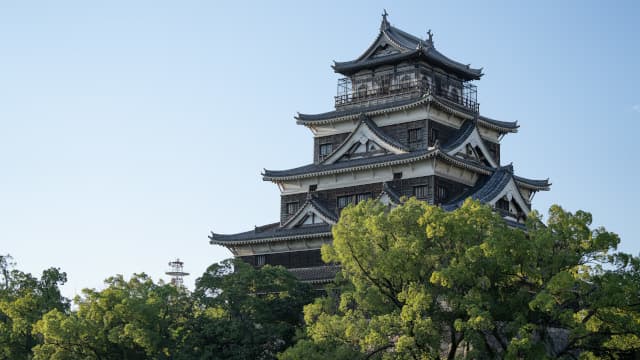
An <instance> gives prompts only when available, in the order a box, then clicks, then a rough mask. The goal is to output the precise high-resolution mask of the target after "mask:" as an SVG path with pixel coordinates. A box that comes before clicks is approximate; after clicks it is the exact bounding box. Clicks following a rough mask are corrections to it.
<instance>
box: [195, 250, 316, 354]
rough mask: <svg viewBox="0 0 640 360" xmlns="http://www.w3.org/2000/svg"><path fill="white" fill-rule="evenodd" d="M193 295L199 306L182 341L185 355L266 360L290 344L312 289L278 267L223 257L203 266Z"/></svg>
mask: <svg viewBox="0 0 640 360" xmlns="http://www.w3.org/2000/svg"><path fill="white" fill-rule="evenodd" d="M232 271H233V272H232ZM194 296H195V298H196V299H197V301H198V303H199V304H201V305H202V308H201V309H200V311H199V312H198V313H197V314H196V316H195V319H194V322H193V326H192V328H190V329H189V331H190V336H188V337H187V338H186V339H185V349H187V348H188V349H189V353H190V355H189V356H192V357H193V358H198V359H200V358H202V359H214V358H215V359H272V358H274V357H275V354H276V353H277V352H279V351H281V350H283V349H284V348H286V347H287V346H289V345H290V344H291V343H292V339H293V337H294V335H295V330H296V328H297V327H298V326H301V325H302V307H303V305H305V304H307V303H309V302H310V301H311V300H312V296H313V292H312V290H311V288H310V287H309V286H308V285H306V284H302V283H300V282H298V281H297V280H296V278H295V277H293V275H291V274H290V273H289V272H288V271H286V270H285V269H284V268H282V267H272V266H264V267H262V268H261V269H259V270H256V269H254V268H252V267H251V266H249V265H247V264H246V263H244V262H242V261H233V260H228V261H225V262H223V263H221V264H214V265H211V266H210V267H209V268H208V269H207V271H206V272H205V273H204V274H203V275H202V277H201V278H199V279H198V280H197V282H196V290H195V292H194Z"/></svg>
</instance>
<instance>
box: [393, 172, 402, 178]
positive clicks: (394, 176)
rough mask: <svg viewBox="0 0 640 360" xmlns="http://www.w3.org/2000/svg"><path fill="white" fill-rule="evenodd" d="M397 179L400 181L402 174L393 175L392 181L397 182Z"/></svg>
mask: <svg viewBox="0 0 640 360" xmlns="http://www.w3.org/2000/svg"><path fill="white" fill-rule="evenodd" d="M399 179H402V173H401V172H396V173H393V180H399Z"/></svg>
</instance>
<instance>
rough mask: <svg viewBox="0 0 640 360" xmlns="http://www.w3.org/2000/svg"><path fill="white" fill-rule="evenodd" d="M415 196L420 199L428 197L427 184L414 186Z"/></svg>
mask: <svg viewBox="0 0 640 360" xmlns="http://www.w3.org/2000/svg"><path fill="white" fill-rule="evenodd" d="M413 196H415V197H416V198H418V199H426V198H427V185H418V186H414V187H413Z"/></svg>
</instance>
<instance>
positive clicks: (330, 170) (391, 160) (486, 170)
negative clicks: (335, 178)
mask: <svg viewBox="0 0 640 360" xmlns="http://www.w3.org/2000/svg"><path fill="white" fill-rule="evenodd" d="M434 156H437V157H438V158H440V159H442V160H444V161H447V162H449V163H452V164H455V165H457V166H462V167H465V168H468V169H473V170H475V171H477V172H480V173H482V174H484V175H489V174H491V173H492V172H493V169H492V168H490V167H487V166H484V165H481V164H478V163H476V162H471V161H468V160H465V159H461V158H458V157H454V156H450V155H447V154H446V153H444V152H442V151H441V150H440V149H429V150H417V151H413V152H409V153H404V154H389V155H379V156H372V157H366V158H359V159H353V160H348V161H341V162H337V163H333V164H327V165H325V164H309V165H305V166H300V167H297V168H293V169H287V170H267V169H265V170H264V173H263V174H262V176H263V177H262V179H263V180H265V181H274V180H290V179H298V178H306V177H312V176H318V175H328V174H335V173H343V172H348V171H355V170H358V169H361V168H365V169H368V168H379V167H384V166H389V165H397V164H405V163H411V162H414V161H419V160H423V159H427V158H431V157H434Z"/></svg>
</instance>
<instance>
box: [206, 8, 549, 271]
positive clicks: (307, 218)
mask: <svg viewBox="0 0 640 360" xmlns="http://www.w3.org/2000/svg"><path fill="white" fill-rule="evenodd" d="M333 69H334V71H335V72H336V73H339V74H341V75H343V76H344V77H343V78H342V79H340V80H338V93H337V95H336V96H335V109H334V110H332V111H328V112H325V113H321V114H298V115H297V116H296V122H297V124H299V125H302V126H305V127H307V128H308V129H309V130H310V131H311V133H312V134H313V162H312V163H310V164H308V165H304V166H300V167H297V168H293V169H287V170H265V171H264V173H263V174H262V176H263V180H265V181H271V182H273V183H275V184H276V185H278V188H279V189H280V193H281V205H280V219H279V221H277V222H274V223H272V224H267V225H264V226H258V227H255V229H253V230H251V231H247V232H243V233H239V234H231V235H222V234H216V233H213V232H212V233H211V235H210V237H209V238H210V240H211V241H210V242H211V244H216V245H222V246H225V247H226V248H228V249H229V250H231V252H232V253H233V254H234V256H236V257H237V258H240V259H242V260H244V261H246V262H248V263H249V264H252V265H253V266H256V267H259V266H263V265H265V264H272V265H282V266H284V267H286V268H288V269H289V270H290V271H291V272H292V273H293V274H294V275H296V276H297V277H298V278H299V279H300V280H302V281H305V282H310V283H315V284H319V283H323V282H329V281H331V280H332V279H333V277H334V275H335V273H336V272H337V270H338V267H336V266H328V265H326V264H324V263H323V262H322V260H321V258H320V247H321V246H322V245H323V244H326V243H330V242H331V241H332V238H331V226H332V225H333V224H335V223H336V222H337V220H338V218H339V214H340V211H341V210H342V209H343V208H344V207H346V206H347V205H348V204H355V203H358V202H360V201H363V200H367V199H372V198H377V199H379V200H380V201H382V202H384V203H387V204H391V205H394V204H399V203H400V201H401V198H402V197H403V196H407V197H411V196H415V197H416V198H418V199H421V200H424V201H427V202H428V203H430V204H434V205H439V206H442V207H443V208H444V209H446V210H454V209H456V208H457V207H459V206H460V205H461V204H462V202H463V201H464V200H465V199H466V198H468V197H472V198H474V199H478V200H480V201H481V202H483V203H486V204H489V205H491V206H493V207H494V208H495V210H496V211H497V212H499V213H500V214H501V215H502V216H503V217H504V219H505V221H507V222H508V223H509V224H510V225H512V226H515V227H523V226H524V225H523V224H524V220H525V218H526V217H527V215H528V213H529V212H530V211H531V199H532V198H533V195H534V194H535V192H537V191H541V190H549V188H550V185H551V184H550V183H549V181H548V179H547V180H532V179H527V178H523V177H519V176H516V175H515V174H514V168H513V166H512V165H506V166H504V165H501V163H500V140H501V139H502V137H503V136H504V135H507V134H510V133H515V132H517V131H518V127H519V126H518V124H517V122H505V121H498V120H494V119H492V118H489V117H486V116H482V115H480V108H479V104H478V102H477V97H476V94H477V92H476V86H475V85H474V84H473V83H472V82H473V81H477V80H480V78H481V77H482V75H483V73H482V69H476V68H472V67H470V66H469V65H463V64H461V63H459V62H457V61H455V60H452V59H450V58H448V57H447V56H445V55H443V54H442V53H440V52H439V51H438V50H436V47H435V44H434V39H433V34H432V33H431V31H429V32H428V33H427V38H426V39H421V38H418V37H416V36H413V35H411V34H408V33H406V32H404V31H402V30H400V29H398V28H396V27H393V26H391V24H390V23H389V21H388V19H387V14H386V12H385V13H384V14H383V16H382V22H381V24H380V30H379V33H378V35H377V37H376V38H375V40H374V42H373V44H372V45H371V46H369V48H367V49H366V50H365V51H364V53H362V55H360V57H358V58H357V59H355V60H352V61H346V62H336V63H334V65H333Z"/></svg>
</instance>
